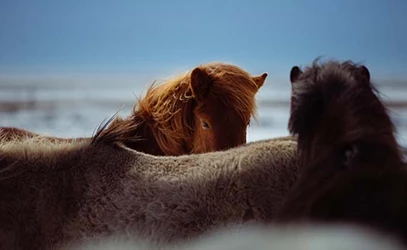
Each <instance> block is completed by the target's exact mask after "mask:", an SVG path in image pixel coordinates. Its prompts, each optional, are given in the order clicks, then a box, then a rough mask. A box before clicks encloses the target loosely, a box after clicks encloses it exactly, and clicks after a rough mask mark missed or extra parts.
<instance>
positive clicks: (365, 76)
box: [358, 65, 370, 84]
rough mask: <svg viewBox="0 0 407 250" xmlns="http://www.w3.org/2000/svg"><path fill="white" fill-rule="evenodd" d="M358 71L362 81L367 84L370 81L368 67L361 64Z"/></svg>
mask: <svg viewBox="0 0 407 250" xmlns="http://www.w3.org/2000/svg"><path fill="white" fill-rule="evenodd" d="M358 72H359V75H360V76H361V77H362V78H363V81H364V82H366V83H367V84H369V82H370V72H369V69H368V68H367V67H366V66H364V65H361V66H359V67H358Z"/></svg>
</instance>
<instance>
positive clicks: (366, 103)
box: [278, 61, 407, 242]
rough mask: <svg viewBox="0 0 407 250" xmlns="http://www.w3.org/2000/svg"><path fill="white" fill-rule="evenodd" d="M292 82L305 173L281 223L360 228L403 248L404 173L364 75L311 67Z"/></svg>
mask: <svg viewBox="0 0 407 250" xmlns="http://www.w3.org/2000/svg"><path fill="white" fill-rule="evenodd" d="M290 78H291V81H292V85H293V93H292V100H293V101H294V102H293V104H292V110H291V116H290V120H289V129H290V131H291V132H292V133H293V134H296V135H298V154H299V157H300V159H299V160H300V162H301V164H303V167H302V171H301V177H300V178H299V180H298V181H297V183H296V184H295V187H294V188H293V189H292V191H290V193H289V195H288V197H287V200H286V201H285V204H284V206H283V207H282V209H281V211H280V213H279V216H278V217H279V219H281V220H284V221H285V220H298V219H306V220H322V221H327V222H328V221H329V222H352V223H359V224H362V225H365V226H370V227H373V228H376V229H379V230H383V231H386V232H390V233H395V234H396V235H398V236H400V237H401V238H403V239H404V240H405V241H406V242H407V213H406V211H407V172H406V168H405V166H404V163H403V162H402V158H401V154H400V150H399V147H398V144H397V142H396V139H395V136H394V126H393V124H392V122H391V120H390V117H389V115H388V113H387V110H386V109H385V107H384V105H383V104H382V102H381V101H380V99H379V98H378V97H377V94H376V90H375V89H374V87H373V85H372V84H371V82H370V72H369V70H368V69H367V68H366V67H365V66H363V65H357V64H354V63H352V62H344V63H339V62H336V61H330V62H326V63H322V64H318V63H317V62H314V64H313V65H312V66H311V67H308V68H306V69H305V71H304V72H302V71H300V70H298V68H296V67H294V68H293V70H292V71H291V77H290Z"/></svg>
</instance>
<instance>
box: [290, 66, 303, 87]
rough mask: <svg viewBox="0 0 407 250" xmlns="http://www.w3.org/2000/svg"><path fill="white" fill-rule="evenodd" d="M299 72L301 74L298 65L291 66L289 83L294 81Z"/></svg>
mask: <svg viewBox="0 0 407 250" xmlns="http://www.w3.org/2000/svg"><path fill="white" fill-rule="evenodd" d="M301 74H302V71H301V69H300V67H298V66H294V67H292V69H291V72H290V81H291V83H294V82H296V81H297V80H298V78H299V77H300V75H301Z"/></svg>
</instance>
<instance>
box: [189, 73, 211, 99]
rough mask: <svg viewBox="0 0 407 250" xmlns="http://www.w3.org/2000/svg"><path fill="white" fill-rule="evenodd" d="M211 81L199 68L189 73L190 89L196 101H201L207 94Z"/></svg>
mask: <svg viewBox="0 0 407 250" xmlns="http://www.w3.org/2000/svg"><path fill="white" fill-rule="evenodd" d="M211 85H212V80H211V79H210V77H209V75H208V74H207V73H206V72H205V71H203V70H202V69H200V68H195V69H194V70H193V71H192V73H191V89H192V94H193V95H194V97H195V99H196V100H197V101H202V100H203V99H205V98H206V97H207V96H208V94H209V89H210V88H211Z"/></svg>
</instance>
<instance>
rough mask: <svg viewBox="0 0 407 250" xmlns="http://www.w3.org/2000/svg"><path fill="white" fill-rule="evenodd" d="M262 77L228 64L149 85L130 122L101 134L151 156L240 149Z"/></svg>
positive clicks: (16, 132)
mask: <svg viewBox="0 0 407 250" xmlns="http://www.w3.org/2000/svg"><path fill="white" fill-rule="evenodd" d="M266 78H267V73H264V74H262V75H259V76H251V75H250V74H249V73H248V72H246V71H244V70H243V69H241V68H239V67H237V66H235V65H231V64H224V63H209V64H206V65H202V66H199V67H196V68H195V69H194V70H192V71H189V72H186V73H184V74H182V75H180V76H177V77H174V78H171V79H169V80H167V81H165V82H164V83H163V84H160V85H152V86H151V87H150V88H149V89H148V91H147V93H146V96H145V97H144V98H142V99H140V100H139V101H138V104H137V105H136V106H135V107H134V110H133V112H132V114H131V115H130V117H128V118H125V119H121V118H116V120H114V121H113V122H112V124H111V126H110V127H109V128H108V129H107V130H105V131H104V132H103V133H105V134H106V135H109V136H110V137H111V138H114V140H115V141H117V139H118V138H120V139H121V140H122V143H123V144H125V145H126V146H128V147H130V148H132V149H135V150H137V151H141V152H145V153H149V154H154V155H182V154H189V153H204V152H211V151H217V150H224V149H228V148H232V147H235V146H239V145H241V144H244V143H246V129H247V126H248V124H249V123H250V119H251V117H252V116H254V115H255V113H256V103H255V94H256V93H257V91H258V90H259V88H260V87H261V86H263V84H264V82H265V80H266ZM113 134H114V135H113ZM36 136H40V135H38V134H35V133H31V132H29V131H25V130H22V129H18V128H3V129H2V131H1V132H0V137H3V139H7V138H9V139H13V140H14V139H18V138H22V137H36ZM106 137H107V136H105V138H106ZM44 138H45V139H48V140H51V141H53V140H67V141H70V140H78V139H79V140H84V139H85V140H86V139H87V138H78V139H62V138H55V137H46V136H44ZM106 139H108V138H106Z"/></svg>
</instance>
